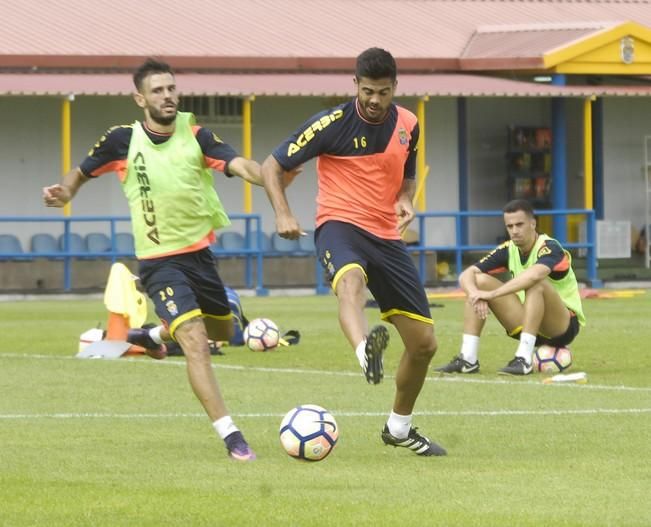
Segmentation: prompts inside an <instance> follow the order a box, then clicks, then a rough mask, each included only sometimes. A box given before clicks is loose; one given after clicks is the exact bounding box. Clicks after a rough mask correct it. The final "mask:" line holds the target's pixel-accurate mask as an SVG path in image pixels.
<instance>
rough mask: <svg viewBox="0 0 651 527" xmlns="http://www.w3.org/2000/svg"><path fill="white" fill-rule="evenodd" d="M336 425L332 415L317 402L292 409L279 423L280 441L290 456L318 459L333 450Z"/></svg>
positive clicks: (335, 439)
mask: <svg viewBox="0 0 651 527" xmlns="http://www.w3.org/2000/svg"><path fill="white" fill-rule="evenodd" d="M338 438H339V427H338V426H337V422H336V421H335V418H334V417H333V416H332V414H331V413H330V412H329V411H328V410H326V409H325V408H322V407H321V406H317V405H316V404H302V405H300V406H297V407H296V408H292V409H291V410H290V411H289V412H287V414H286V415H285V417H283V420H282V422H281V423H280V443H281V445H282V446H283V448H284V449H285V452H287V453H288V454H289V455H290V456H292V457H293V458H296V459H301V460H303V461H321V460H322V459H325V457H326V456H327V455H328V454H330V452H332V449H333V448H334V447H335V445H336V444H337V439H338Z"/></svg>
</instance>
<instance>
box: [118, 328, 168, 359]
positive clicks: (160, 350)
mask: <svg viewBox="0 0 651 527" xmlns="http://www.w3.org/2000/svg"><path fill="white" fill-rule="evenodd" d="M127 342H129V343H130V344H135V345H136V346H140V347H142V348H145V353H146V354H147V355H148V356H149V357H151V358H152V359H156V360H160V359H164V358H165V357H167V348H166V347H165V344H156V342H154V340H153V339H152V338H151V337H150V336H149V330H148V329H146V328H132V329H130V330H129V332H128V333H127Z"/></svg>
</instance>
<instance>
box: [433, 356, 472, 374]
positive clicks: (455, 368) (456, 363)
mask: <svg viewBox="0 0 651 527" xmlns="http://www.w3.org/2000/svg"><path fill="white" fill-rule="evenodd" d="M434 371H440V372H441V373H479V361H477V362H468V361H467V360H465V359H464V358H463V357H462V356H461V355H458V356H457V357H455V358H454V359H452V360H451V361H450V362H449V363H448V364H446V365H445V366H440V367H438V368H434Z"/></svg>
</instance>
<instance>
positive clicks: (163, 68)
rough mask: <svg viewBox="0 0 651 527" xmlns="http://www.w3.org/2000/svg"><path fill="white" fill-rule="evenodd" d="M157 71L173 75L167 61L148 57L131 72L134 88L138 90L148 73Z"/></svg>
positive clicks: (151, 73) (152, 73)
mask: <svg viewBox="0 0 651 527" xmlns="http://www.w3.org/2000/svg"><path fill="white" fill-rule="evenodd" d="M157 73H169V74H171V75H172V76H173V75H174V71H172V67H171V66H170V65H169V64H168V63H167V62H163V61H162V60H156V59H153V58H151V57H150V58H148V59H147V60H146V61H145V62H144V63H142V64H141V65H140V66H139V67H138V69H137V70H136V71H134V72H133V84H135V86H136V89H137V90H138V91H140V89H141V88H142V81H143V80H145V79H146V78H147V77H149V76H150V75H154V74H157Z"/></svg>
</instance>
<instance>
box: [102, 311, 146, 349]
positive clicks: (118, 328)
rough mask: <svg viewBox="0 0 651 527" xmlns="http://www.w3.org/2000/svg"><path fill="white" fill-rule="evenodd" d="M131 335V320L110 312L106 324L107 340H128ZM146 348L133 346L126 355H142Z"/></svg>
mask: <svg viewBox="0 0 651 527" xmlns="http://www.w3.org/2000/svg"><path fill="white" fill-rule="evenodd" d="M128 333H129V319H128V317H126V316H123V315H120V314H119V313H113V312H111V311H109V315H108V322H107V324H106V340H122V341H124V340H127V334H128ZM144 353H145V348H143V347H142V346H136V345H135V344H132V345H131V347H130V348H129V349H128V350H127V351H126V352H125V353H124V355H142V354H144Z"/></svg>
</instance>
